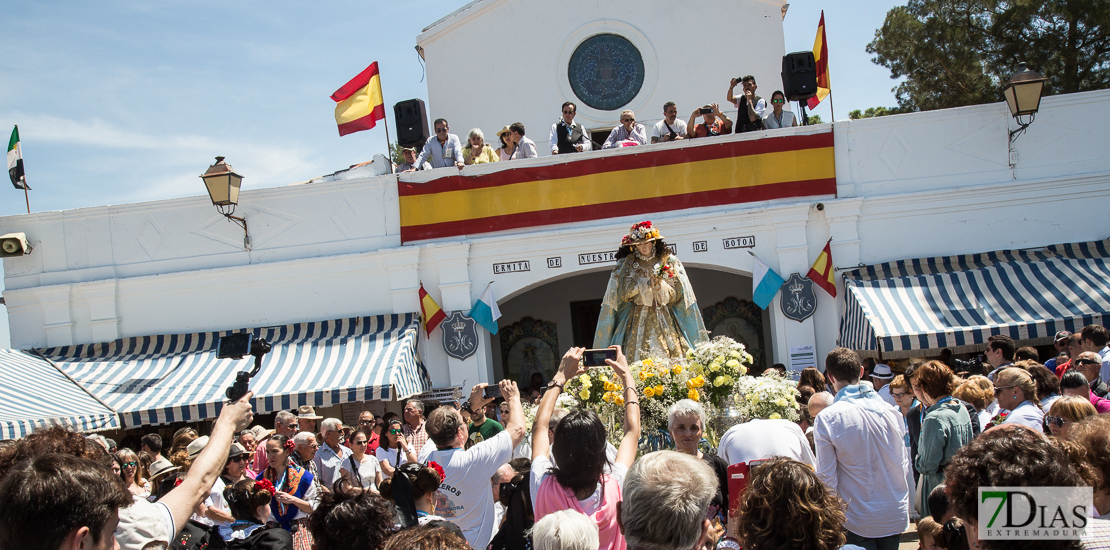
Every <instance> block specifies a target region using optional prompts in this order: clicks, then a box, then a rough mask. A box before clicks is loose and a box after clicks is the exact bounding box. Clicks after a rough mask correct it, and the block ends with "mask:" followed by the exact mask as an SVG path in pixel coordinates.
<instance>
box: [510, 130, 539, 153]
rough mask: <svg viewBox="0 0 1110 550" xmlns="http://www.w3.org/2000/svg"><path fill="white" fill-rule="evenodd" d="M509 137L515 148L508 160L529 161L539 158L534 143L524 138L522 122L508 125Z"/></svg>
mask: <svg viewBox="0 0 1110 550" xmlns="http://www.w3.org/2000/svg"><path fill="white" fill-rule="evenodd" d="M509 136H510V138H511V139H512V140H513V143H514V144H515V146H516V148H515V149H514V150H513V154H512V155H510V156H509V160H517V159H531V158H536V157H538V156H540V154H539V152H538V151H536V142H534V141H532V140H530V139H528V138H526V137H524V123H523V122H514V123H512V124H510V125H509Z"/></svg>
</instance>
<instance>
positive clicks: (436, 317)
mask: <svg viewBox="0 0 1110 550" xmlns="http://www.w3.org/2000/svg"><path fill="white" fill-rule="evenodd" d="M420 315H421V316H422V317H424V334H427V335H428V336H431V335H432V331H433V330H435V329H436V327H438V326H439V324H440V323H442V322H443V320H444V319H446V318H447V314H446V313H444V312H443V310H442V309H439V304H437V303H436V301H435V300H433V299H432V297H431V296H429V295H428V291H427V290H424V283H420Z"/></svg>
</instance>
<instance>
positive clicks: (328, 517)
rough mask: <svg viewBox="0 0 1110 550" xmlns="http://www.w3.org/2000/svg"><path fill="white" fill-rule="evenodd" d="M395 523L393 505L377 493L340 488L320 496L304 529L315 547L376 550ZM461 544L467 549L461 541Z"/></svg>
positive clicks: (388, 535) (318, 549)
mask: <svg viewBox="0 0 1110 550" xmlns="http://www.w3.org/2000/svg"><path fill="white" fill-rule="evenodd" d="M346 483H347V482H346V481H345V480H344V481H343V482H342V484H346ZM341 487H342V485H341ZM396 522H397V518H396V515H395V514H394V513H393V506H392V505H390V503H389V502H388V501H385V500H383V499H382V498H381V497H379V496H378V495H375V494H372V493H369V492H360V491H348V490H342V491H333V492H330V493H325V494H324V496H323V497H321V498H320V505H319V506H317V507H316V511H315V512H314V513H313V514H312V518H311V519H309V521H308V531H310V532H311V533H312V541H313V543H314V544H315V547H314V548H315V550H348V549H352V548H357V549H359V550H377V549H379V548H381V547H382V545H383V544H385V542H386V540H388V539H389V538H390V535H392V534H393V527H394V525H395V524H396ZM462 545H463V547H465V548H468V549H469V548H470V547H469V546H466V541H465V540H463V542H462Z"/></svg>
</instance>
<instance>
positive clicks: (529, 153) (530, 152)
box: [471, 122, 540, 406]
mask: <svg viewBox="0 0 1110 550" xmlns="http://www.w3.org/2000/svg"><path fill="white" fill-rule="evenodd" d="M509 139H511V140H513V143H515V144H516V149H515V150H514V151H513V154H512V155H511V156H510V157H509V160H516V159H531V158H536V157H538V156H539V155H540V154H539V152H538V151H536V142H534V141H532V140H530V139H528V138H526V137H524V123H523V122H514V123H512V124H510V125H509ZM473 405H474V404H473V403H471V406H473Z"/></svg>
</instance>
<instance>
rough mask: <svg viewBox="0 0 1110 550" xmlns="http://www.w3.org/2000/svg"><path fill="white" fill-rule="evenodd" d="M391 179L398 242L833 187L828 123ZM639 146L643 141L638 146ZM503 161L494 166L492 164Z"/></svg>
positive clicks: (801, 194) (822, 192)
mask: <svg viewBox="0 0 1110 550" xmlns="http://www.w3.org/2000/svg"><path fill="white" fill-rule="evenodd" d="M697 141H698V142H699V143H698V145H697V146H691V147H683V148H679V149H669V148H668V149H663V150H658V149H657V148H655V147H650V146H648V147H643V148H642V149H643V152H642V153H637V154H634V155H619V156H602V157H594V158H591V157H592V155H590V154H581V155H572V156H571V158H573V160H568V161H564V162H561V163H559V164H553V165H549V166H535V167H527V168H517V169H510V168H508V166H511V164H509V165H508V166H506V169H503V170H498V171H497V172H494V173H492V174H484V175H480V176H463V175H459V173H458V171H456V170H450V171H448V170H444V173H445V175H444V176H443V177H440V178H436V179H433V180H431V181H428V182H426V183H416V182H406V181H399V182H398V195H399V197H400V210H401V241H402V242H410V241H418V240H423V239H435V238H441V237H451V236H457V235H469V234H476V233H488V232H492V231H503V230H507V229H519V228H524V227H538V226H543V225H551V224H559V223H570V222H580V221H589V220H596V219H603V218H609V217H617V216H630V215H639V214H647V213H654V212H666V211H671V210H682V209H686V208H697V207H702V206H716V205H720V204H740V203H746V202H756V201H765V200H771V199H782V198H788V197H804V196H812V195H835V194H836V168H835V164H834V155H833V133H832V130H831V129H830V130H829V131H825V132H821V133H817V134H808V135H796V136H785V137H778V138H763V139H758V140H744V141H726V142H723V143H721V142H717V143H714V141H716V140H697ZM637 149H640V148H637ZM498 168H500V166H498Z"/></svg>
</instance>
